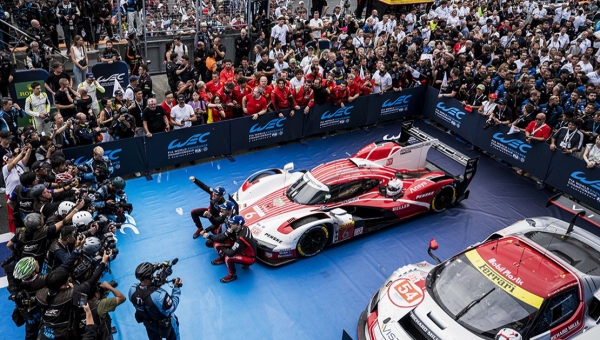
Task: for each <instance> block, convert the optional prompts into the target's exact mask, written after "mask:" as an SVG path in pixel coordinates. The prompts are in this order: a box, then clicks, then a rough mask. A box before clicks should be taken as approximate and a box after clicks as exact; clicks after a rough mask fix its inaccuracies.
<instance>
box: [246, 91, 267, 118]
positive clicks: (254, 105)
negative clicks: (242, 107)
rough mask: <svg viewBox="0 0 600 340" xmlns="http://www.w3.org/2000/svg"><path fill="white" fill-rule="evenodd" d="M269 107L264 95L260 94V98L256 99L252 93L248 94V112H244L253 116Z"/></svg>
mask: <svg viewBox="0 0 600 340" xmlns="http://www.w3.org/2000/svg"><path fill="white" fill-rule="evenodd" d="M266 107H267V100H266V99H265V97H264V96H260V98H258V99H254V97H252V94H247V95H246V109H247V110H248V113H244V116H251V115H253V114H255V113H258V112H260V111H262V110H264V109H265V108H266Z"/></svg>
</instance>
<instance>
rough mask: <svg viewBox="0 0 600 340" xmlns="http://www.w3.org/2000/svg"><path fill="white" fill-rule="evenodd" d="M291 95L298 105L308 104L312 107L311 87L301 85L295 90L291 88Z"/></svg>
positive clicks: (313, 102)
mask: <svg viewBox="0 0 600 340" xmlns="http://www.w3.org/2000/svg"><path fill="white" fill-rule="evenodd" d="M292 96H293V97H294V100H295V101H296V105H298V106H306V105H308V106H309V107H313V105H315V91H313V89H311V88H309V89H308V90H306V87H304V86H301V87H300V89H299V90H297V91H296V89H292Z"/></svg>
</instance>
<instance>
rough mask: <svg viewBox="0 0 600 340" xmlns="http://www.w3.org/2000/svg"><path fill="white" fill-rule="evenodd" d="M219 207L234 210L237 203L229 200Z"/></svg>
mask: <svg viewBox="0 0 600 340" xmlns="http://www.w3.org/2000/svg"><path fill="white" fill-rule="evenodd" d="M219 208H221V209H224V210H233V209H234V208H235V204H234V203H233V202H231V201H227V202H225V203H223V204H221V205H220V206H219Z"/></svg>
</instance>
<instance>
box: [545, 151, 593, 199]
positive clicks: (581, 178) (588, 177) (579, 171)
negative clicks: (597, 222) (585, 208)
mask: <svg viewBox="0 0 600 340" xmlns="http://www.w3.org/2000/svg"><path fill="white" fill-rule="evenodd" d="M545 182H546V183H548V184H550V185H551V186H553V187H555V188H558V189H560V190H561V191H562V192H564V193H567V194H569V195H571V196H572V197H574V198H575V199H577V200H579V201H580V202H581V203H584V204H587V205H589V206H591V207H595V208H596V209H598V208H599V207H600V169H598V168H593V169H588V168H587V166H586V163H585V161H583V160H582V159H579V158H576V157H573V156H571V155H566V154H563V153H562V152H560V151H555V152H554V157H552V162H551V163H550V167H549V168H548V174H547V176H546V179H545Z"/></svg>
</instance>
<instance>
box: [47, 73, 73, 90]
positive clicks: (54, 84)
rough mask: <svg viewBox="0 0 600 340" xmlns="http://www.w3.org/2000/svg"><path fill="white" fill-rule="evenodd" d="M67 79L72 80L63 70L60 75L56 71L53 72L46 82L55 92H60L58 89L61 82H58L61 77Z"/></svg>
mask: <svg viewBox="0 0 600 340" xmlns="http://www.w3.org/2000/svg"><path fill="white" fill-rule="evenodd" d="M63 78H65V79H67V80H69V81H70V80H71V77H70V76H69V75H68V74H66V73H65V72H62V73H61V74H59V75H56V74H54V72H52V73H51V74H50V75H49V76H48V79H46V83H47V84H48V85H49V86H50V88H52V91H54V92H58V89H60V84H59V83H58V82H59V81H60V80H61V79H63Z"/></svg>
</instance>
